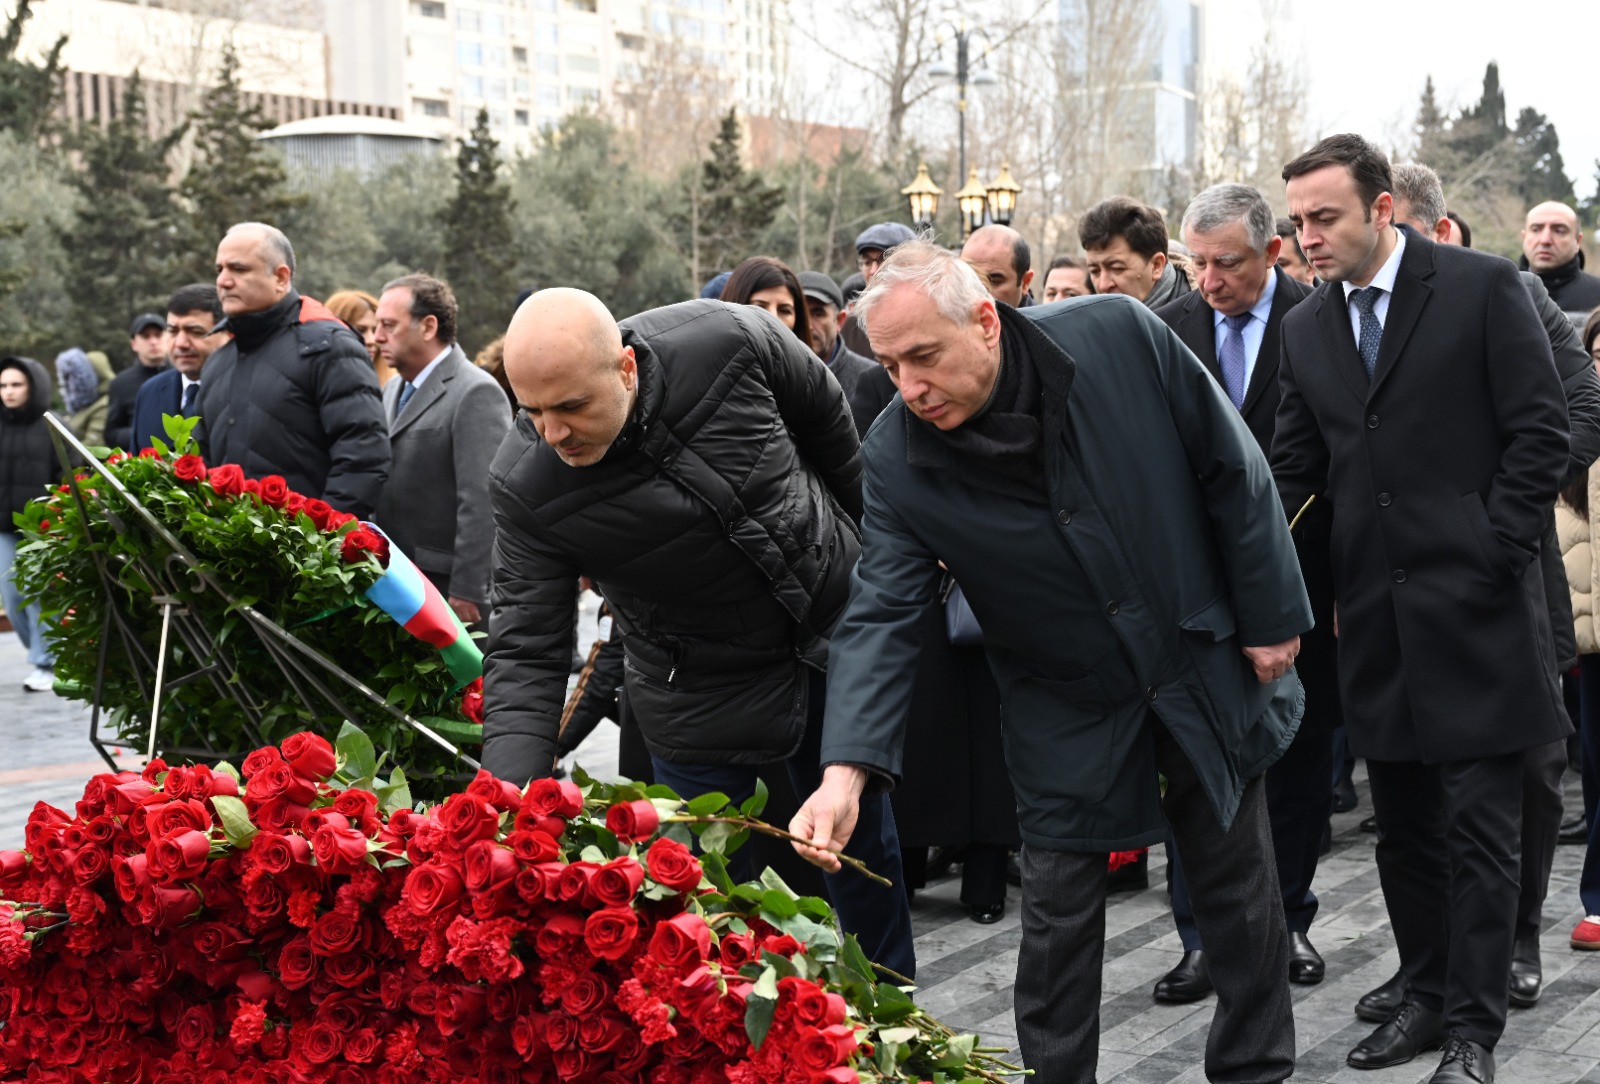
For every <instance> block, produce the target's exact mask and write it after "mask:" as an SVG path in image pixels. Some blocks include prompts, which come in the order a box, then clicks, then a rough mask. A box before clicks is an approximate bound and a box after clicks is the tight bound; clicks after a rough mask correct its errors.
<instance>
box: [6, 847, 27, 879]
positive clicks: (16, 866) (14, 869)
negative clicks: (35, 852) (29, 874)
mask: <svg viewBox="0 0 1600 1084" xmlns="http://www.w3.org/2000/svg"><path fill="white" fill-rule="evenodd" d="M29 861H30V860H29V858H28V855H27V852H25V851H0V877H15V876H16V875H17V874H19V873H21V872H23V871H24V870H26V869H27V868H28V862H29Z"/></svg>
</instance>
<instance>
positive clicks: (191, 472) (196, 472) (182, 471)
mask: <svg viewBox="0 0 1600 1084" xmlns="http://www.w3.org/2000/svg"><path fill="white" fill-rule="evenodd" d="M172 473H173V474H175V475H176V476H177V478H178V481H180V482H199V481H202V480H203V479H204V478H205V476H206V464H205V460H203V459H201V458H200V457H199V456H197V455H180V456H179V457H178V461H177V462H176V463H174V464H172Z"/></svg>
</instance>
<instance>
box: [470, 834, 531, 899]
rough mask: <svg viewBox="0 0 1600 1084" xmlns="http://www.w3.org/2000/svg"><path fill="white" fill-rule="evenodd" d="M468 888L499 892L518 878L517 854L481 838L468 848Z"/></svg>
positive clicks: (477, 890) (475, 890) (474, 890)
mask: <svg viewBox="0 0 1600 1084" xmlns="http://www.w3.org/2000/svg"><path fill="white" fill-rule="evenodd" d="M465 865H466V870H467V888H468V889H470V890H471V891H473V892H498V891H500V890H501V889H503V888H509V887H510V886H511V883H512V882H513V881H515V880H516V879H517V870H518V866H517V856H516V855H514V854H512V853H511V852H510V851H508V850H506V849H505V848H504V847H502V846H500V845H499V844H498V843H495V842H494V841H493V840H488V839H480V840H479V841H478V842H476V843H474V844H473V845H472V846H470V847H468V848H467V853H466V860H465Z"/></svg>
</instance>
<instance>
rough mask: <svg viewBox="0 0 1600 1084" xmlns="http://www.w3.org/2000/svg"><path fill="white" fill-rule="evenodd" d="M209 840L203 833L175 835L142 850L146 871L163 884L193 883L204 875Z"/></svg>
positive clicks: (209, 845)
mask: <svg viewBox="0 0 1600 1084" xmlns="http://www.w3.org/2000/svg"><path fill="white" fill-rule="evenodd" d="M210 857H211V840H210V838H209V837H208V836H206V835H205V834H204V833H203V832H195V831H188V832H176V833H174V834H172V835H169V836H162V837H161V838H160V839H156V840H152V841H151V842H150V845H149V847H147V848H145V858H146V859H147V861H148V865H147V867H146V868H148V869H149V870H150V873H151V875H152V876H153V877H155V878H157V879H158V880H162V881H192V880H194V879H195V878H196V877H198V876H200V874H202V873H204V872H205V868H206V861H207V859H209V858H210Z"/></svg>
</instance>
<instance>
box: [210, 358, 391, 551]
mask: <svg viewBox="0 0 1600 1084" xmlns="http://www.w3.org/2000/svg"><path fill="white" fill-rule="evenodd" d="M202 386H203V385H202ZM316 402H317V410H318V414H319V416H320V420H321V423H322V431H323V433H324V434H326V437H327V441H328V480H327V483H326V484H325V486H324V488H323V493H322V499H323V500H325V501H327V502H328V503H329V504H331V505H333V507H335V508H337V509H338V510H339V511H341V512H349V513H350V514H351V515H354V516H357V517H360V518H362V519H367V518H370V517H371V516H372V513H373V510H374V509H375V508H377V506H378V496H379V494H380V493H381V492H382V490H383V483H384V481H385V480H386V479H387V478H388V477H389V426H388V423H387V422H386V421H385V420H384V417H383V399H382V398H381V396H380V394H379V391H378V377H377V374H376V373H374V372H373V370H372V359H371V357H370V356H369V355H368V354H367V352H366V348H365V347H363V346H362V345H361V341H360V340H359V339H357V338H356V337H355V335H354V334H353V333H349V332H344V333H341V334H335V335H334V336H333V340H332V346H331V348H330V349H329V350H328V353H327V355H326V356H325V357H323V358H322V359H321V364H319V365H318V366H317V367H316Z"/></svg>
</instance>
